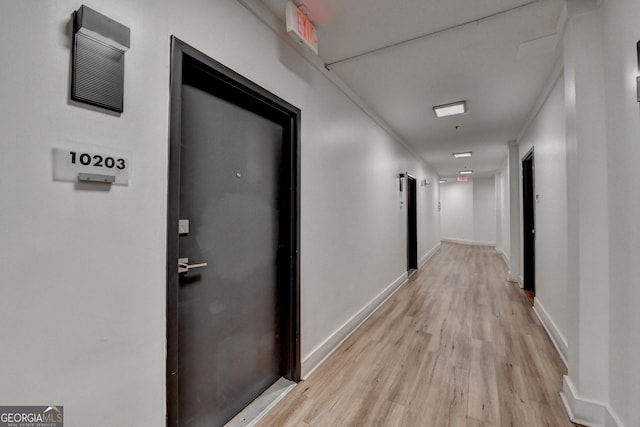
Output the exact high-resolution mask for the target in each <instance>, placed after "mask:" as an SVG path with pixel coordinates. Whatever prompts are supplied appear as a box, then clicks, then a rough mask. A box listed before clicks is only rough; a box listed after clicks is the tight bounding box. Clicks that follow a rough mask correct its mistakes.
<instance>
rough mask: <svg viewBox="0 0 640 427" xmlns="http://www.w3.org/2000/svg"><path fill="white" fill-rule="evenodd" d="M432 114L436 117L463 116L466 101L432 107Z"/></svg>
mask: <svg viewBox="0 0 640 427" xmlns="http://www.w3.org/2000/svg"><path fill="white" fill-rule="evenodd" d="M433 112H434V113H436V117H438V118H441V117H447V116H454V115H456V114H463V113H466V112H467V101H458V102H452V103H451V104H444V105H436V106H435V107H433Z"/></svg>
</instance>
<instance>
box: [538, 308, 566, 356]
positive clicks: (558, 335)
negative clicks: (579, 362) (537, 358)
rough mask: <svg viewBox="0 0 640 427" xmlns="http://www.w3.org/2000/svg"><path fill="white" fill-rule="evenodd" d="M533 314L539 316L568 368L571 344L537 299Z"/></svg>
mask: <svg viewBox="0 0 640 427" xmlns="http://www.w3.org/2000/svg"><path fill="white" fill-rule="evenodd" d="M533 312H534V313H535V314H536V316H538V319H539V320H540V323H542V326H543V327H544V329H545V331H547V335H549V338H551V342H552V343H553V346H554V347H555V348H556V351H557V352H558V355H559V356H560V359H562V362H563V363H564V366H566V367H568V366H569V365H568V362H567V357H568V356H567V355H568V353H569V343H568V342H567V339H566V338H565V337H564V335H562V332H560V329H558V326H557V325H556V323H555V322H554V321H553V319H552V318H551V316H550V315H549V312H548V311H547V310H546V309H545V308H544V306H543V305H542V303H541V302H540V299H539V298H537V297H536V298H534V299H533Z"/></svg>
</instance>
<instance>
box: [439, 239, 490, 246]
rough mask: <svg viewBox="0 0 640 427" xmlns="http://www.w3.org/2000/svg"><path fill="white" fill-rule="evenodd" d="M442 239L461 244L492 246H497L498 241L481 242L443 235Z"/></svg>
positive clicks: (442, 240)
mask: <svg viewBox="0 0 640 427" xmlns="http://www.w3.org/2000/svg"><path fill="white" fill-rule="evenodd" d="M440 241H441V242H449V243H458V244H461V245H471V246H491V247H495V246H496V242H480V241H475V240H466V239H457V238H455V237H441V238H440Z"/></svg>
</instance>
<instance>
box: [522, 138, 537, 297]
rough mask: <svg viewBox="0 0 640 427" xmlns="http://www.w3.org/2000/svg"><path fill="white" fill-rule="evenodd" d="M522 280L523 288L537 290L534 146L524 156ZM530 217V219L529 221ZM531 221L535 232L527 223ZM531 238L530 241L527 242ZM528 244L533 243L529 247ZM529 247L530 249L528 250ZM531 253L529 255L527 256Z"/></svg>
mask: <svg viewBox="0 0 640 427" xmlns="http://www.w3.org/2000/svg"><path fill="white" fill-rule="evenodd" d="M529 161H531V171H530V181H531V182H530V183H527V182H526V181H527V171H526V170H525V163H526V162H529ZM521 165H522V166H521V167H522V280H523V288H524V289H525V290H526V291H531V292H533V294H534V295H535V292H536V231H535V230H536V196H535V194H536V176H535V156H534V147H531V149H530V150H529V151H528V152H527V154H525V155H524V156H523V157H522V161H521ZM527 219H529V220H530V221H527ZM529 222H530V224H531V226H532V227H533V228H532V230H533V233H532V232H531V231H532V230H531V229H530V228H531V227H528V226H527V224H528V223H529ZM528 239H530V241H529V243H527V241H528ZM528 245H531V247H530V248H529V247H528ZM527 248H528V249H529V251H527ZM527 255H529V256H527Z"/></svg>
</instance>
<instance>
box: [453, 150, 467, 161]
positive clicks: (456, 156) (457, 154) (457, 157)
mask: <svg viewBox="0 0 640 427" xmlns="http://www.w3.org/2000/svg"><path fill="white" fill-rule="evenodd" d="M453 157H455V158H456V159H460V158H462V157H471V151H467V152H465V153H453Z"/></svg>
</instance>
